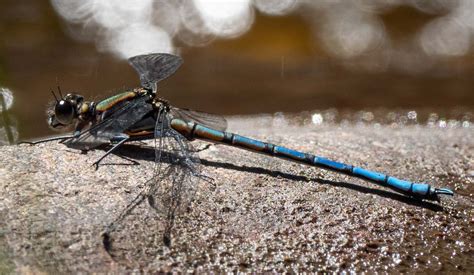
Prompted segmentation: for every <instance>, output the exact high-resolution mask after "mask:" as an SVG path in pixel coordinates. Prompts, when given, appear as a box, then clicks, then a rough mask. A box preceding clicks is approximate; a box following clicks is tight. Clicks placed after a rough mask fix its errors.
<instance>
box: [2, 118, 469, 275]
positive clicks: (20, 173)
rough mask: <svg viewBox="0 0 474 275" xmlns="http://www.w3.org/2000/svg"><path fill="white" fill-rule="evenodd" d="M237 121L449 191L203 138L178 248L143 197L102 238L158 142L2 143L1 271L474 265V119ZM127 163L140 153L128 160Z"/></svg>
mask: <svg viewBox="0 0 474 275" xmlns="http://www.w3.org/2000/svg"><path fill="white" fill-rule="evenodd" d="M267 125H268V123H267V122H266V121H265V118H232V119H230V128H231V129H230V130H231V131H233V132H237V133H240V134H245V135H248V136H250V137H254V138H258V139H262V140H265V141H269V142H273V143H276V144H280V145H286V146H288V147H290V148H293V149H297V150H302V151H307V152H311V153H314V154H316V155H321V156H325V157H328V158H331V159H334V160H338V161H343V162H347V163H350V164H354V165H359V166H363V167H366V168H368V169H373V170H376V171H379V172H384V173H387V174H389V175H393V176H396V177H399V178H402V179H408V180H413V181H417V182H421V181H424V182H429V183H431V184H433V185H435V186H437V187H450V188H453V189H454V190H455V192H456V196H454V197H452V198H451V197H447V198H443V199H442V201H441V202H439V203H437V202H420V201H416V200H413V199H411V198H407V197H405V196H403V195H400V194H397V193H395V192H394V191H392V190H389V189H386V188H382V187H378V186H376V185H374V184H372V183H368V182H364V181H362V180H360V179H355V178H351V177H348V176H344V175H339V174H335V173H333V172H329V171H324V170H320V169H316V168H311V167H307V166H303V165H299V164H296V163H292V162H286V161H283V160H278V159H274V158H270V157H267V156H263V155H259V154H253V153H250V152H247V151H242V150H239V149H236V148H231V147H227V146H225V145H215V144H213V145H211V146H210V147H206V143H204V142H200V141H195V142H193V144H194V147H195V148H196V149H201V151H200V152H199V156H200V158H201V162H202V168H203V172H204V174H206V175H207V176H209V177H211V178H213V179H214V180H213V181H212V182H208V181H201V182H200V184H199V186H198V192H197V193H196V195H195V197H194V201H193V203H192V204H191V206H190V207H189V209H188V210H187V211H184V213H181V215H179V217H178V218H177V220H176V225H175V227H174V230H173V234H172V245H171V247H166V246H164V245H163V242H162V232H163V221H162V219H161V218H160V217H159V216H157V215H156V213H155V212H154V210H153V209H152V208H151V207H150V206H149V205H148V204H147V203H146V202H144V203H142V204H141V205H139V206H138V207H137V208H136V209H134V210H133V211H132V212H131V213H130V214H129V215H128V216H127V217H126V218H125V219H124V220H123V221H122V222H120V223H119V225H118V227H117V229H116V230H115V231H114V232H112V233H111V234H110V243H108V246H107V249H106V247H104V244H103V238H102V236H101V233H102V232H103V230H104V228H105V226H106V225H108V224H109V223H110V222H112V221H113V220H114V219H115V218H116V217H117V216H118V215H119V214H120V213H121V211H122V209H123V208H124V207H125V206H126V205H127V203H128V202H130V201H131V200H133V199H134V198H135V197H136V196H137V194H138V193H139V192H140V191H141V190H143V187H144V183H145V182H146V181H147V180H148V179H150V178H151V177H152V176H153V167H154V166H153V158H154V154H153V147H151V145H152V143H149V144H143V143H136V144H131V145H128V146H125V147H124V148H123V149H121V150H120V151H119V152H118V154H119V155H112V156H111V157H109V158H107V159H106V160H105V161H104V163H103V165H101V166H100V168H99V170H98V171H95V169H94V167H93V166H92V163H93V162H94V161H95V160H96V159H97V158H99V157H100V156H101V154H103V153H104V151H103V150H94V151H90V152H89V153H87V154H81V153H80V152H78V151H75V150H73V149H69V148H67V147H65V146H64V145H62V144H58V143H47V144H41V145H38V146H29V145H19V146H4V147H1V148H0V184H1V189H0V228H1V230H0V266H1V267H0V273H3V272H12V271H13V272H19V273H32V272H34V273H37V272H46V273H71V272H72V273H77V272H87V273H90V272H130V271H139V270H140V271H148V272H153V271H197V272H206V271H218V272H222V271H244V272H252V271H254V272H262V271H275V272H281V271H295V272H300V271H342V270H349V271H363V270H368V271H388V272H397V273H398V272H410V273H412V272H429V271H437V272H444V273H445V272H456V271H458V272H466V273H472V272H474V262H473V261H472V259H473V258H474V240H473V238H474V218H473V216H474V215H473V213H474V210H473V209H474V208H473V205H474V203H473V202H474V197H473V194H474V187H473V181H474V179H473V177H472V171H473V170H474V167H473V166H472V165H473V154H474V150H473V149H474V139H473V138H472V137H473V136H474V135H473V129H472V128H453V129H439V128H428V127H423V126H416V125H415V126H408V127H391V126H380V125H379V126H378V127H373V126H370V125H345V126H344V127H343V126H340V125H323V126H311V127H304V128H303V127H299V126H294V127H292V126H289V125H290V124H285V125H273V126H267ZM129 159H131V160H133V161H130V160H129Z"/></svg>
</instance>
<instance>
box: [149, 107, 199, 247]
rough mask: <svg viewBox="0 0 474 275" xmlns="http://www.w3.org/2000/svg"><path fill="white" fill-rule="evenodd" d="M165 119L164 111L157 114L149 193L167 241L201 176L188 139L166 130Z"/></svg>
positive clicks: (188, 203)
mask: <svg viewBox="0 0 474 275" xmlns="http://www.w3.org/2000/svg"><path fill="white" fill-rule="evenodd" d="M168 120H169V117H168V114H167V113H166V112H165V111H162V112H160V113H159V115H158V119H157V125H156V127H155V137H156V138H155V142H156V143H155V146H156V150H155V152H156V155H155V157H156V168H155V176H154V180H153V181H152V182H150V187H149V190H150V191H149V194H148V200H149V202H150V205H151V206H152V207H153V208H154V209H156V210H157V212H158V213H159V214H160V215H161V216H162V217H163V218H165V219H166V223H167V224H166V227H165V236H164V237H165V240H166V239H167V238H168V240H169V234H170V231H171V228H172V227H173V224H174V219H175V217H176V215H177V214H179V213H180V212H182V210H184V209H186V208H187V207H188V206H189V205H190V202H191V200H192V198H193V197H194V194H195V192H196V189H197V184H198V182H199V177H200V176H201V174H200V173H201V167H200V161H199V158H198V157H197V156H196V154H195V153H194V150H192V148H191V145H190V144H189V142H188V140H187V139H186V138H185V137H183V136H182V135H181V134H179V133H178V132H176V131H175V130H173V129H172V128H170V127H169V125H168Z"/></svg>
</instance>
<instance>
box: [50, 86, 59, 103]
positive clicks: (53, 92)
mask: <svg viewBox="0 0 474 275" xmlns="http://www.w3.org/2000/svg"><path fill="white" fill-rule="evenodd" d="M51 93H52V94H53V96H54V99H56V102H59V100H58V98H57V97H56V94H55V93H54V91H53V89H51Z"/></svg>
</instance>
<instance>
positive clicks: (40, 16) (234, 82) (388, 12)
mask: <svg viewBox="0 0 474 275" xmlns="http://www.w3.org/2000/svg"><path fill="white" fill-rule="evenodd" d="M1 7H2V8H1V10H0V88H1V89H2V90H1V93H2V94H3V95H4V99H3V101H4V102H6V103H5V104H3V105H1V104H0V105H1V106H4V107H0V110H3V111H5V110H6V109H8V114H9V115H10V119H9V120H10V122H9V123H10V124H12V125H13V126H15V127H16V128H15V129H16V130H15V131H18V133H15V135H16V137H18V136H19V138H32V137H38V136H42V135H48V134H51V131H50V130H49V129H48V127H47V124H46V122H45V118H46V116H45V108H46V106H47V104H48V102H49V101H51V100H52V96H51V94H50V92H49V90H50V89H52V88H55V87H56V86H57V85H60V86H61V88H62V90H63V91H67V92H77V93H80V94H82V95H84V96H85V97H87V98H88V99H92V100H100V99H102V98H104V97H107V96H110V95H112V94H114V93H117V92H118V91H120V90H122V89H126V88H133V87H136V86H138V85H139V80H138V77H137V75H136V74H135V72H134V71H133V69H132V68H131V67H130V66H129V65H128V64H127V62H126V59H127V58H128V57H131V56H134V55H137V54H143V53H150V52H168V53H175V54H178V55H181V56H182V57H183V59H184V61H185V63H184V65H183V66H182V67H181V69H180V70H179V71H178V72H177V73H176V74H175V75H174V76H173V77H171V78H169V79H167V80H165V81H164V82H162V83H161V84H160V94H161V95H162V96H163V97H165V98H167V99H168V100H170V101H171V102H172V104H173V105H175V106H179V107H187V108H193V109H197V110H202V111H207V112H212V113H219V114H223V115H237V114H238V115H242V114H259V113H269V114H274V113H275V112H285V113H300V114H304V116H307V118H308V121H309V123H313V124H320V123H322V122H324V121H331V120H332V121H335V120H339V121H340V120H343V119H346V118H349V117H357V118H358V119H362V120H364V121H369V122H370V121H371V120H373V119H374V117H380V116H381V117H383V118H384V119H389V120H390V119H391V120H394V119H400V117H403V118H404V120H403V121H410V120H412V121H415V122H418V123H420V122H421V123H431V125H434V126H436V127H448V126H450V127H472V122H471V121H472V112H473V110H474V1H472V0H353V1H342V0H341V1H337V0H320V1H316V0H314V1H312V0H226V1H223V0H176V1H171V0H169V1H165V0H120V1H116V0H81V1H77V0H49V1H46V0H44V1H37V0H1ZM0 103H1V102H0ZM301 112H304V113H301ZM278 114H280V113H278ZM0 121H3V122H2V123H4V124H5V121H6V120H5V119H3V120H1V119H0ZM389 122H390V121H389ZM0 134H1V133H0Z"/></svg>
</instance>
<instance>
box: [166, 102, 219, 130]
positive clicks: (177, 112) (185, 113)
mask: <svg viewBox="0 0 474 275" xmlns="http://www.w3.org/2000/svg"><path fill="white" fill-rule="evenodd" d="M170 112H171V114H172V116H173V117H175V118H181V119H183V120H185V121H192V122H195V123H197V124H201V125H203V126H206V127H209V128H212V129H216V130H219V131H225V130H226V129H227V120H226V119H225V118H224V117H222V116H219V115H214V114H209V113H204V112H198V111H194V110H189V109H180V108H175V107H172V108H171V110H170Z"/></svg>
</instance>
